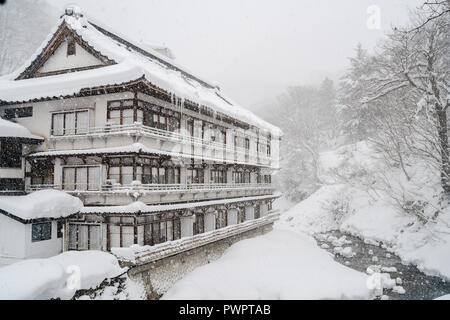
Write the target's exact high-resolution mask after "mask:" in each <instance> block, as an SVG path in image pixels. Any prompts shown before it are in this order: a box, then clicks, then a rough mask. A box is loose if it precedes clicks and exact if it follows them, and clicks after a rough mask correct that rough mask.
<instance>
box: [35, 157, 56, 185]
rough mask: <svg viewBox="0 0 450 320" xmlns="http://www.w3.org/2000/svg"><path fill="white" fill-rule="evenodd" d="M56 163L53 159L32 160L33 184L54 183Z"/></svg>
mask: <svg viewBox="0 0 450 320" xmlns="http://www.w3.org/2000/svg"><path fill="white" fill-rule="evenodd" d="M53 171H54V164H53V163H52V162H51V161H31V184H32V185H51V184H53Z"/></svg>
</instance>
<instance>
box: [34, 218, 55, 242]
mask: <svg viewBox="0 0 450 320" xmlns="http://www.w3.org/2000/svg"><path fill="white" fill-rule="evenodd" d="M51 238H52V223H51V222H45V223H33V224H32V225H31V241H32V242H37V241H44V240H50V239H51Z"/></svg>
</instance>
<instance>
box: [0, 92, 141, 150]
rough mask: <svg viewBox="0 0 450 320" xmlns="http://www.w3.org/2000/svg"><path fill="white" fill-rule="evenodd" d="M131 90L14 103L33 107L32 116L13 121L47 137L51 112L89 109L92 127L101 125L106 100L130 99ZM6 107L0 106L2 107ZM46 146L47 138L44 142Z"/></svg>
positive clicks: (15, 106)
mask: <svg viewBox="0 0 450 320" xmlns="http://www.w3.org/2000/svg"><path fill="white" fill-rule="evenodd" d="M131 98H133V94H132V93H131V92H123V93H114V94H106V95H99V96H91V97H80V98H70V99H64V100H51V101H42V102H32V103H23V104H17V105H14V106H13V107H14V108H21V107H31V106H32V107H33V116H32V117H25V118H17V119H15V121H16V122H17V123H19V124H21V125H23V126H25V127H26V128H28V130H30V131H31V133H33V134H35V135H38V136H41V137H44V138H47V139H48V138H49V136H50V131H51V121H52V112H58V111H70V110H76V109H90V113H89V121H90V125H91V126H92V127H103V126H105V124H106V112H107V101H108V100H117V99H131ZM4 108H6V109H7V108H8V107H0V109H4ZM44 148H48V140H47V141H46V142H45V143H44Z"/></svg>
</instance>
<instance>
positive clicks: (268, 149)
mask: <svg viewBox="0 0 450 320" xmlns="http://www.w3.org/2000/svg"><path fill="white" fill-rule="evenodd" d="M267 155H268V156H270V143H268V144H267Z"/></svg>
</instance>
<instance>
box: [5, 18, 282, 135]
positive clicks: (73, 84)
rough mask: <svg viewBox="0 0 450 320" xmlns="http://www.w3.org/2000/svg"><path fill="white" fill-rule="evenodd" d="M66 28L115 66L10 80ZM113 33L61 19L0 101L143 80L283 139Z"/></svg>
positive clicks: (202, 83)
mask: <svg viewBox="0 0 450 320" xmlns="http://www.w3.org/2000/svg"><path fill="white" fill-rule="evenodd" d="M65 25H67V27H68V28H69V29H70V30H72V31H74V32H75V33H76V34H77V35H78V36H79V37H81V38H82V40H83V41H84V42H86V43H87V44H88V45H89V46H90V47H92V48H93V49H94V50H95V51H97V52H99V53H101V55H103V56H106V57H107V58H108V59H110V60H111V61H113V62H115V64H112V65H109V66H104V67H101V68H96V69H91V70H85V71H78V72H73V73H65V74H60V75H52V76H46V77H39V78H31V79H22V80H15V79H17V78H18V77H19V76H20V75H21V74H22V73H23V72H25V71H26V70H27V68H29V67H30V65H32V63H33V61H35V60H36V59H37V58H38V57H39V56H40V54H42V51H43V50H44V48H45V47H46V46H47V44H48V43H49V41H50V40H51V39H52V37H53V35H54V34H55V33H56V32H57V31H58V30H59V28H61V27H63V26H65ZM108 29H109V28H108ZM117 34H118V33H117V32H114V33H113V32H110V31H108V30H107V29H106V28H104V27H101V26H100V25H99V24H98V23H97V22H95V23H93V22H91V20H90V21H88V20H87V19H85V18H83V17H79V16H77V15H71V16H69V15H64V16H62V17H61V21H59V23H58V27H57V28H55V30H54V31H53V32H52V33H51V34H50V35H49V36H48V37H47V39H46V40H45V41H44V42H43V44H42V45H41V47H40V48H39V49H38V50H37V51H36V52H35V53H34V55H33V56H32V57H31V58H30V59H29V60H28V61H27V62H26V63H25V64H24V65H23V66H22V67H21V68H19V69H18V70H16V71H15V72H13V73H11V74H9V75H6V76H4V77H1V78H0V100H3V101H6V102H17V101H30V100H33V99H42V98H53V97H61V96H68V95H75V94H77V93H79V92H80V90H81V89H86V88H91V87H95V86H105V85H113V84H120V83H123V82H126V81H132V80H136V79H138V78H140V77H142V76H144V77H145V79H146V80H148V81H149V82H150V83H152V84H153V85H155V86H158V87H160V88H163V89H164V90H166V91H169V92H171V93H174V94H175V95H176V96H177V97H180V98H183V99H188V100H190V101H194V102H195V103H198V104H200V105H205V106H207V107H211V108H212V109H213V110H215V111H218V112H222V113H224V114H226V115H229V116H231V117H234V118H235V119H238V120H240V121H244V122H247V123H248V124H250V125H254V126H256V127H258V128H260V129H262V130H267V131H269V132H270V133H271V134H272V135H273V136H281V135H282V132H281V130H280V129H279V128H277V127H275V126H273V125H272V124H270V123H268V122H266V121H264V120H262V119H260V118H259V117H257V116H256V115H254V114H253V113H252V112H250V111H248V110H246V109H245V108H243V107H241V106H239V105H238V104H237V103H235V102H233V101H232V100H231V99H229V98H228V97H226V96H225V95H223V93H222V92H221V91H220V90H218V89H217V88H216V87H215V85H214V84H210V83H209V82H208V81H205V80H203V79H201V78H200V77H198V76H196V75H194V74H193V73H192V72H190V71H187V69H186V68H185V67H182V66H180V65H178V64H177V63H175V62H174V61H173V60H171V59H169V58H167V57H166V56H165V55H163V54H160V53H159V52H157V51H156V50H154V49H153V48H151V47H149V46H143V45H142V44H141V45H136V44H134V43H136V42H133V41H129V40H127V39H125V37H124V36H118V35H117ZM143 47H145V49H144V48H143Z"/></svg>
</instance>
